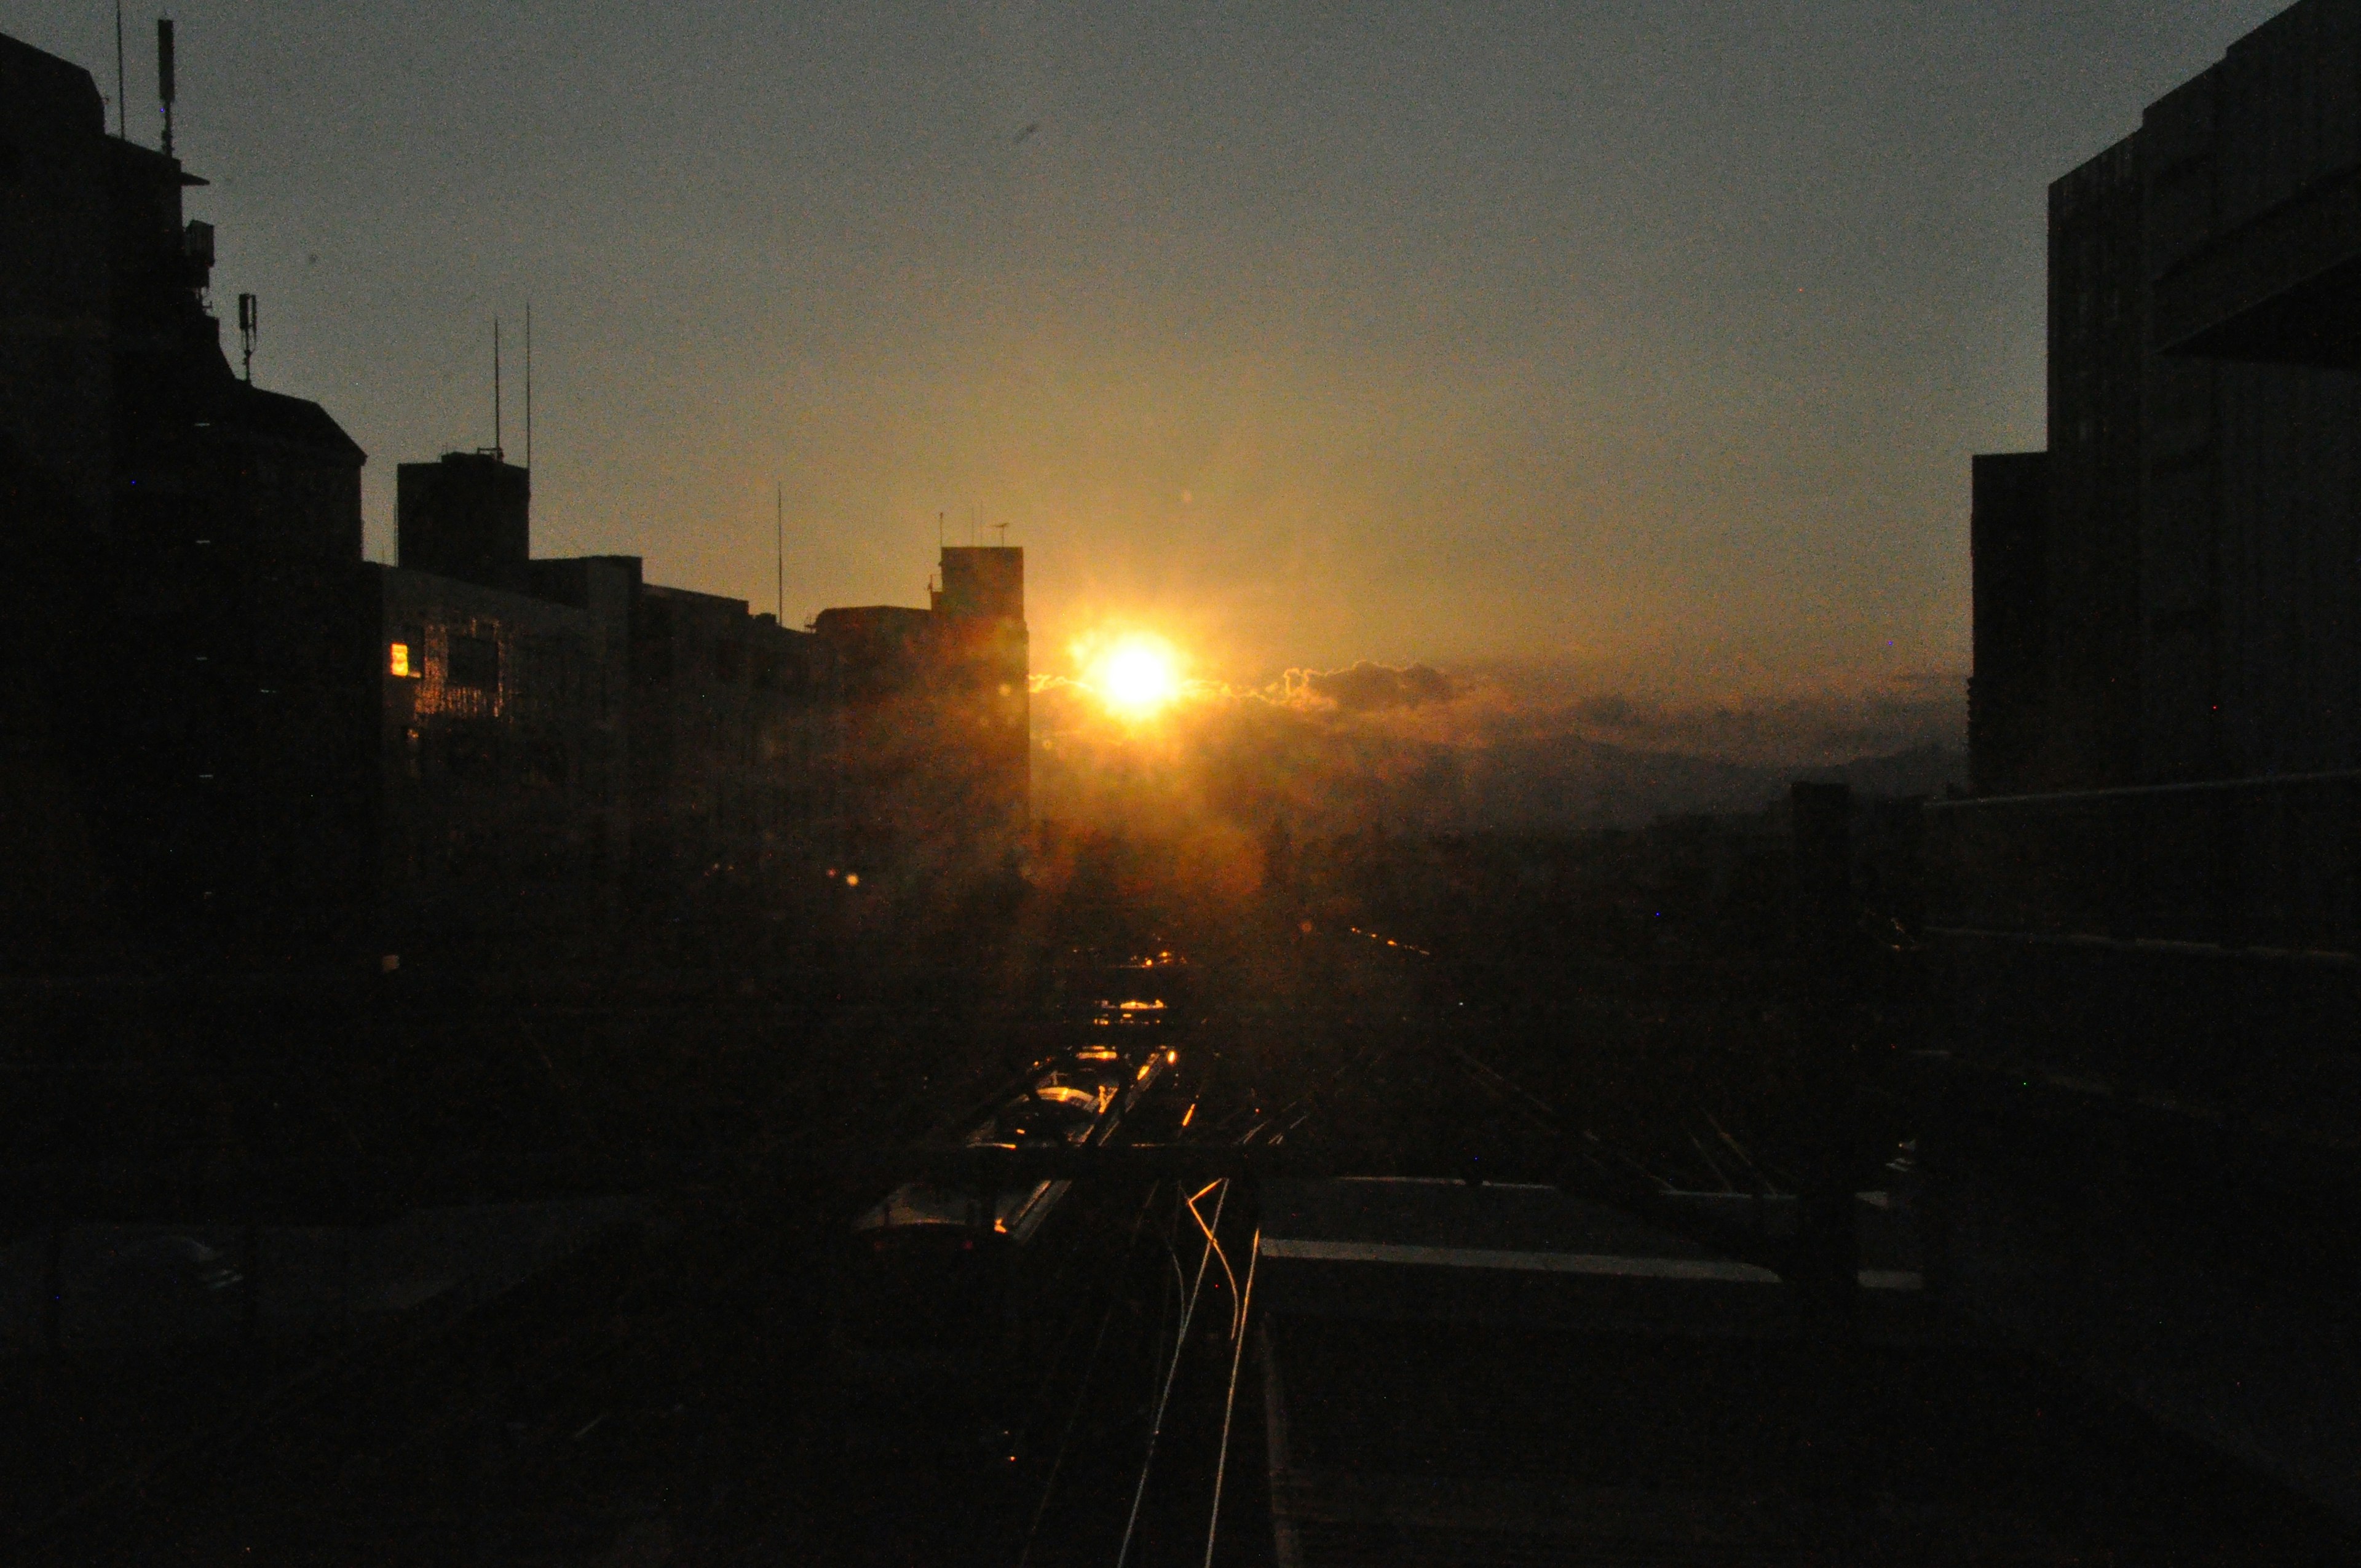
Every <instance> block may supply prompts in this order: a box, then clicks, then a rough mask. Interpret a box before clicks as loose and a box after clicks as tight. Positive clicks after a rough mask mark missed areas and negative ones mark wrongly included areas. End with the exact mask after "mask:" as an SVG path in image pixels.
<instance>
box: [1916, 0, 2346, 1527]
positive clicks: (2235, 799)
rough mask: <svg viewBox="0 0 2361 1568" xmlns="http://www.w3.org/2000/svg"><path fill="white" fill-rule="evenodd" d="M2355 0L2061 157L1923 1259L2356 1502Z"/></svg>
mask: <svg viewBox="0 0 2361 1568" xmlns="http://www.w3.org/2000/svg"><path fill="white" fill-rule="evenodd" d="M2356 82H2361V8H2356V6H2354V5H2351V4H2349V3H2348V0H2304V3H2302V4H2301V5H2295V6H2292V7H2291V8H2290V9H2289V10H2287V11H2285V12H2283V13H2282V14H2280V15H2279V16H2277V17H2275V18H2274V19H2273V20H2271V21H2270V22H2269V23H2268V24H2267V25H2265V26H2264V27H2261V28H2259V29H2257V31H2256V32H2254V33H2253V34H2251V35H2249V36H2248V37H2246V38H2242V39H2240V40H2239V41H2238V42H2237V43H2235V45H2233V46H2232V48H2231V49H2230V50H2229V51H2228V54H2227V57H2226V58H2225V59H2224V60H2222V61H2221V62H2220V63H2218V64H2216V65H2215V66H2214V67H2213V68H2212V69H2211V70H2209V71H2205V72H2204V73H2203V74H2202V75H2201V76H2199V77H2197V78H2196V79H2195V80H2193V81H2191V82H2188V83H2186V84H2184V85H2183V86H2181V87H2180V88H2178V89H2176V90H2175V91H2174V92H2172V93H2168V94H2167V95H2165V96H2164V97H2163V98H2161V99H2159V100H2158V102H2156V103H2155V104H2150V105H2149V106H2148V108H2147V113H2146V115H2144V116H2143V118H2142V122H2141V125H2140V127H2139V129H2138V130H2136V132H2134V133H2133V134H2132V135H2131V136H2129V137H2126V138H2125V139H2124V140H2123V141H2122V142H2120V143H2118V144H2117V145H2116V146H2114V147H2113V148H2108V149H2107V150H2105V151H2104V152H2103V153H2101V154H2100V155H2099V156H2098V157H2096V158H2094V159H2092V160H2091V161H2090V162H2088V163H2086V164H2084V165H2083V166H2082V167H2081V168H2080V169H2077V170H2072V171H2071V172H2070V173H2068V174H2067V175H2065V176H2064V177H2063V178H2061V179H2060V180H2059V181H2057V183H2056V184H2054V185H2053V186H2052V187H2051V188H2050V194H2049V334H2048V344H2049V431H2048V433H2049V442H2048V449H2047V451H2046V452H2042V453H2034V454H2015V455H2005V456H1999V457H1983V458H1978V459H1977V460H1976V465H1975V471H1974V521H1973V539H1974V550H1975V572H1974V580H1975V592H1976V605H1975V660H1976V670H1975V676H1974V685H1973V686H1972V688H1971V750H1972V752H1973V758H1972V771H1973V775H1974V781H1975V787H1976V791H1977V796H1976V798H1971V799H1967V800H1961V801H1956V802H1949V803H1945V804H1942V805H1938V806H1935V807H1933V808H1931V809H1930V812H1929V816H1928V825H1929V840H1928V841H1929V846H1930V852H1931V853H1932V855H1933V861H1932V871H1933V873H1934V875H1933V887H1932V890H1931V899H1932V914H1931V924H1932V927H1933V928H1934V932H1935V936H1936V939H1937V941H1938V944H1939V948H1938V952H1939V957H1940V959H1941V962H1940V965H1939V969H1938V973H1939V976H1940V994H1941V998H1942V1005H1941V1008H1940V1014H1941V1016H1942V1017H1943V1019H1944V1020H1945V1023H1946V1026H1947V1032H1948V1038H1947V1039H1945V1040H1944V1041H1942V1042H1941V1044H1942V1045H1943V1046H1944V1047H1945V1049H1946V1051H1947V1052H1948V1055H1947V1056H1946V1057H1945V1058H1943V1060H1944V1062H1945V1067H1944V1069H1943V1072H1942V1074H1941V1080H1942V1082H1943V1084H1944V1086H1945V1095H1944V1099H1943V1103H1944V1105H1945V1108H1946V1111H1945V1117H1944V1119H1943V1121H1942V1124H1941V1128H1940V1130H1939V1132H1938V1134H1936V1135H1933V1136H1932V1137H1931V1139H1930V1141H1929V1144H1928V1154H1927V1163H1928V1168H1929V1169H1930V1171H1935V1172H1940V1173H1942V1174H1943V1175H1944V1176H1945V1178H1946V1179H1945V1180H1944V1182H1943V1183H1942V1184H1941V1188H1940V1190H1941V1193H1942V1201H1943V1204H1944V1206H1945V1211H1946V1213H1947V1217H1948V1221H1949V1229H1950V1233H1951V1234H1952V1236H1953V1238H1954V1245H1953V1247H1952V1249H1951V1256H1950V1264H1951V1276H1950V1283H1951V1288H1952V1289H1953V1290H1954V1292H1955V1294H1956V1296H1957V1298H1958V1299H1960V1300H1961V1301H1962V1302H1963V1303H1965V1304H1967V1305H1968V1306H1970V1307H1971V1309H1972V1310H1977V1311H1980V1312H1982V1313H1985V1314H1987V1315H1989V1316H1992V1317H1993V1318H1996V1319H1999V1320H2001V1321H2005V1322H2007V1323H2008V1324H2009V1325H2010V1326H2011V1327H2012V1328H2014V1329H2015V1330H2017V1331H2019V1332H2024V1333H2026V1334H2028V1335H2030V1336H2032V1337H2033V1338H2034V1339H2036V1340H2037V1342H2038V1343H2043V1344H2044V1345H2047V1346H2048V1347H2049V1348H2051V1349H2052V1350H2053V1351H2055V1352H2056V1353H2057V1354H2060V1355H2061V1356H2063V1357H2065V1358H2067V1359H2069V1360H2070V1361H2071V1362H2072V1363H2073V1364H2075V1365H2078V1366H2080V1367H2081V1368H2083V1369H2084V1370H2086V1371H2088V1372H2090V1373H2092V1375H2094V1376H2099V1377H2100V1378H2102V1379H2103V1381H2106V1382H2108V1383H2109V1384H2110V1385H2111V1386H2113V1387H2115V1388H2117V1389H2118V1390H2120V1391H2122V1392H2125V1393H2126V1394H2128V1395H2129V1396H2130V1397H2132V1398H2136V1399H2138V1400H2140V1401H2141V1402H2143V1403H2145V1404H2147V1406H2148V1407H2149V1408H2150V1409H2154V1410H2156V1411H2158V1413H2159V1414H2162V1415H2164V1416H2165V1417H2166V1418H2167V1419H2168V1420H2173V1421H2176V1422H2178V1423H2180V1424H2181V1425H2183V1426H2185V1427H2188V1428H2190V1429H2191V1430H2193V1431H2198V1432H2200V1433H2201V1434H2202V1435H2203V1436H2205V1437H2207V1438H2209V1439H2210V1440H2212V1441H2214V1442H2219V1443H2222V1444H2224V1445H2225V1446H2227V1447H2229V1448H2231V1449H2233V1450H2234V1451H2235V1452H2237V1453H2241V1454H2243V1455H2245V1456H2246V1457H2249V1458H2251V1459H2254V1460H2256V1461H2257V1462H2258V1463H2261V1464H2265V1465H2267V1466H2268V1467H2269V1468H2271V1469H2272V1470H2274V1471H2276V1472H2278V1473H2279V1475H2282V1476H2284V1477H2286V1478H2287V1479H2289V1480H2290V1481H2292V1482H2294V1483H2295V1484H2297V1485H2299V1486H2303V1487H2305V1488H2306V1489H2308V1490H2310V1491H2312V1492H2313V1493H2314V1494H2315V1495H2317V1496H2319V1497H2323V1498H2324V1499H2326V1500H2328V1501H2330V1502H2332V1503H2334V1504H2335V1505H2336V1506H2337V1507H2339V1508H2344V1509H2345V1510H2346V1511H2347V1512H2349V1513H2352V1514H2355V1515H2361V1483H2356V1480H2355V1477H2356V1476H2361V1431H2356V1429H2355V1428H2354V1427H2353V1425H2352V1423H2351V1422H2350V1420H2349V1411H2350V1410H2351V1409H2353V1408H2354V1407H2355V1404H2356V1399H2361V1379H2357V1378H2356V1375H2355V1374H2354V1373H2353V1372H2352V1371H2351V1369H2350V1367H2349V1365H2348V1362H2349V1358H2347V1357H2346V1356H2345V1354H2344V1353H2343V1351H2342V1350H2341V1349H2339V1348H2338V1347H2340V1346H2342V1345H2343V1344H2344V1343H2345V1337H2344V1336H2345V1334H2346V1333H2347V1332H2348V1329H2347V1327H2346V1326H2345V1325H2346V1319H2347V1313H2346V1309H2345V1307H2344V1305H2343V1304H2342V1303H2343V1301H2344V1299H2345V1295H2346V1294H2347V1282H2348V1281H2349V1279H2350V1277H2351V1270H2352V1269H2353V1268H2354V1267H2355V1266H2356V1265H2361V1250H2356V1245H2355V1244H2354V1243H2353V1241H2352V1240H2351V1232H2350V1226H2349V1223H2347V1221H2346V1219H2345V1215H2346V1214H2347V1213H2348V1212H2349V1209H2350V1206H2351V1205H2352V1203H2353V1202H2354V1201H2356V1199H2361V1163H2356V1160H2355V1159H2354V1157H2353V1152H2352V1151H2353V1148H2354V1145H2353V1126H2354V1116H2355V1112H2356V1106H2361V1066H2356V1061H2355V1058H2354V1057H2353V1053H2352V1049H2351V1047H2352V1043H2353V1019H2354V1018H2355V1017H2356V1015H2361V771H2356V770H2361V288H2356V285H2361V92H2356Z"/></svg>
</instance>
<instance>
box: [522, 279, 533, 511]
mask: <svg viewBox="0 0 2361 1568" xmlns="http://www.w3.org/2000/svg"><path fill="white" fill-rule="evenodd" d="M524 466H525V467H526V468H527V469H528V470H530V469H531V468H532V467H533V302H532V301H531V300H527V301H526V302H524Z"/></svg>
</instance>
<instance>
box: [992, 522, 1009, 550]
mask: <svg viewBox="0 0 2361 1568" xmlns="http://www.w3.org/2000/svg"><path fill="white" fill-rule="evenodd" d="M992 526H993V527H994V528H996V529H998V530H1000V547H1001V548H1002V549H1003V550H1005V549H1007V548H1008V525H1007V524H1006V523H1005V522H995V523H994V524H993V525H992Z"/></svg>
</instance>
